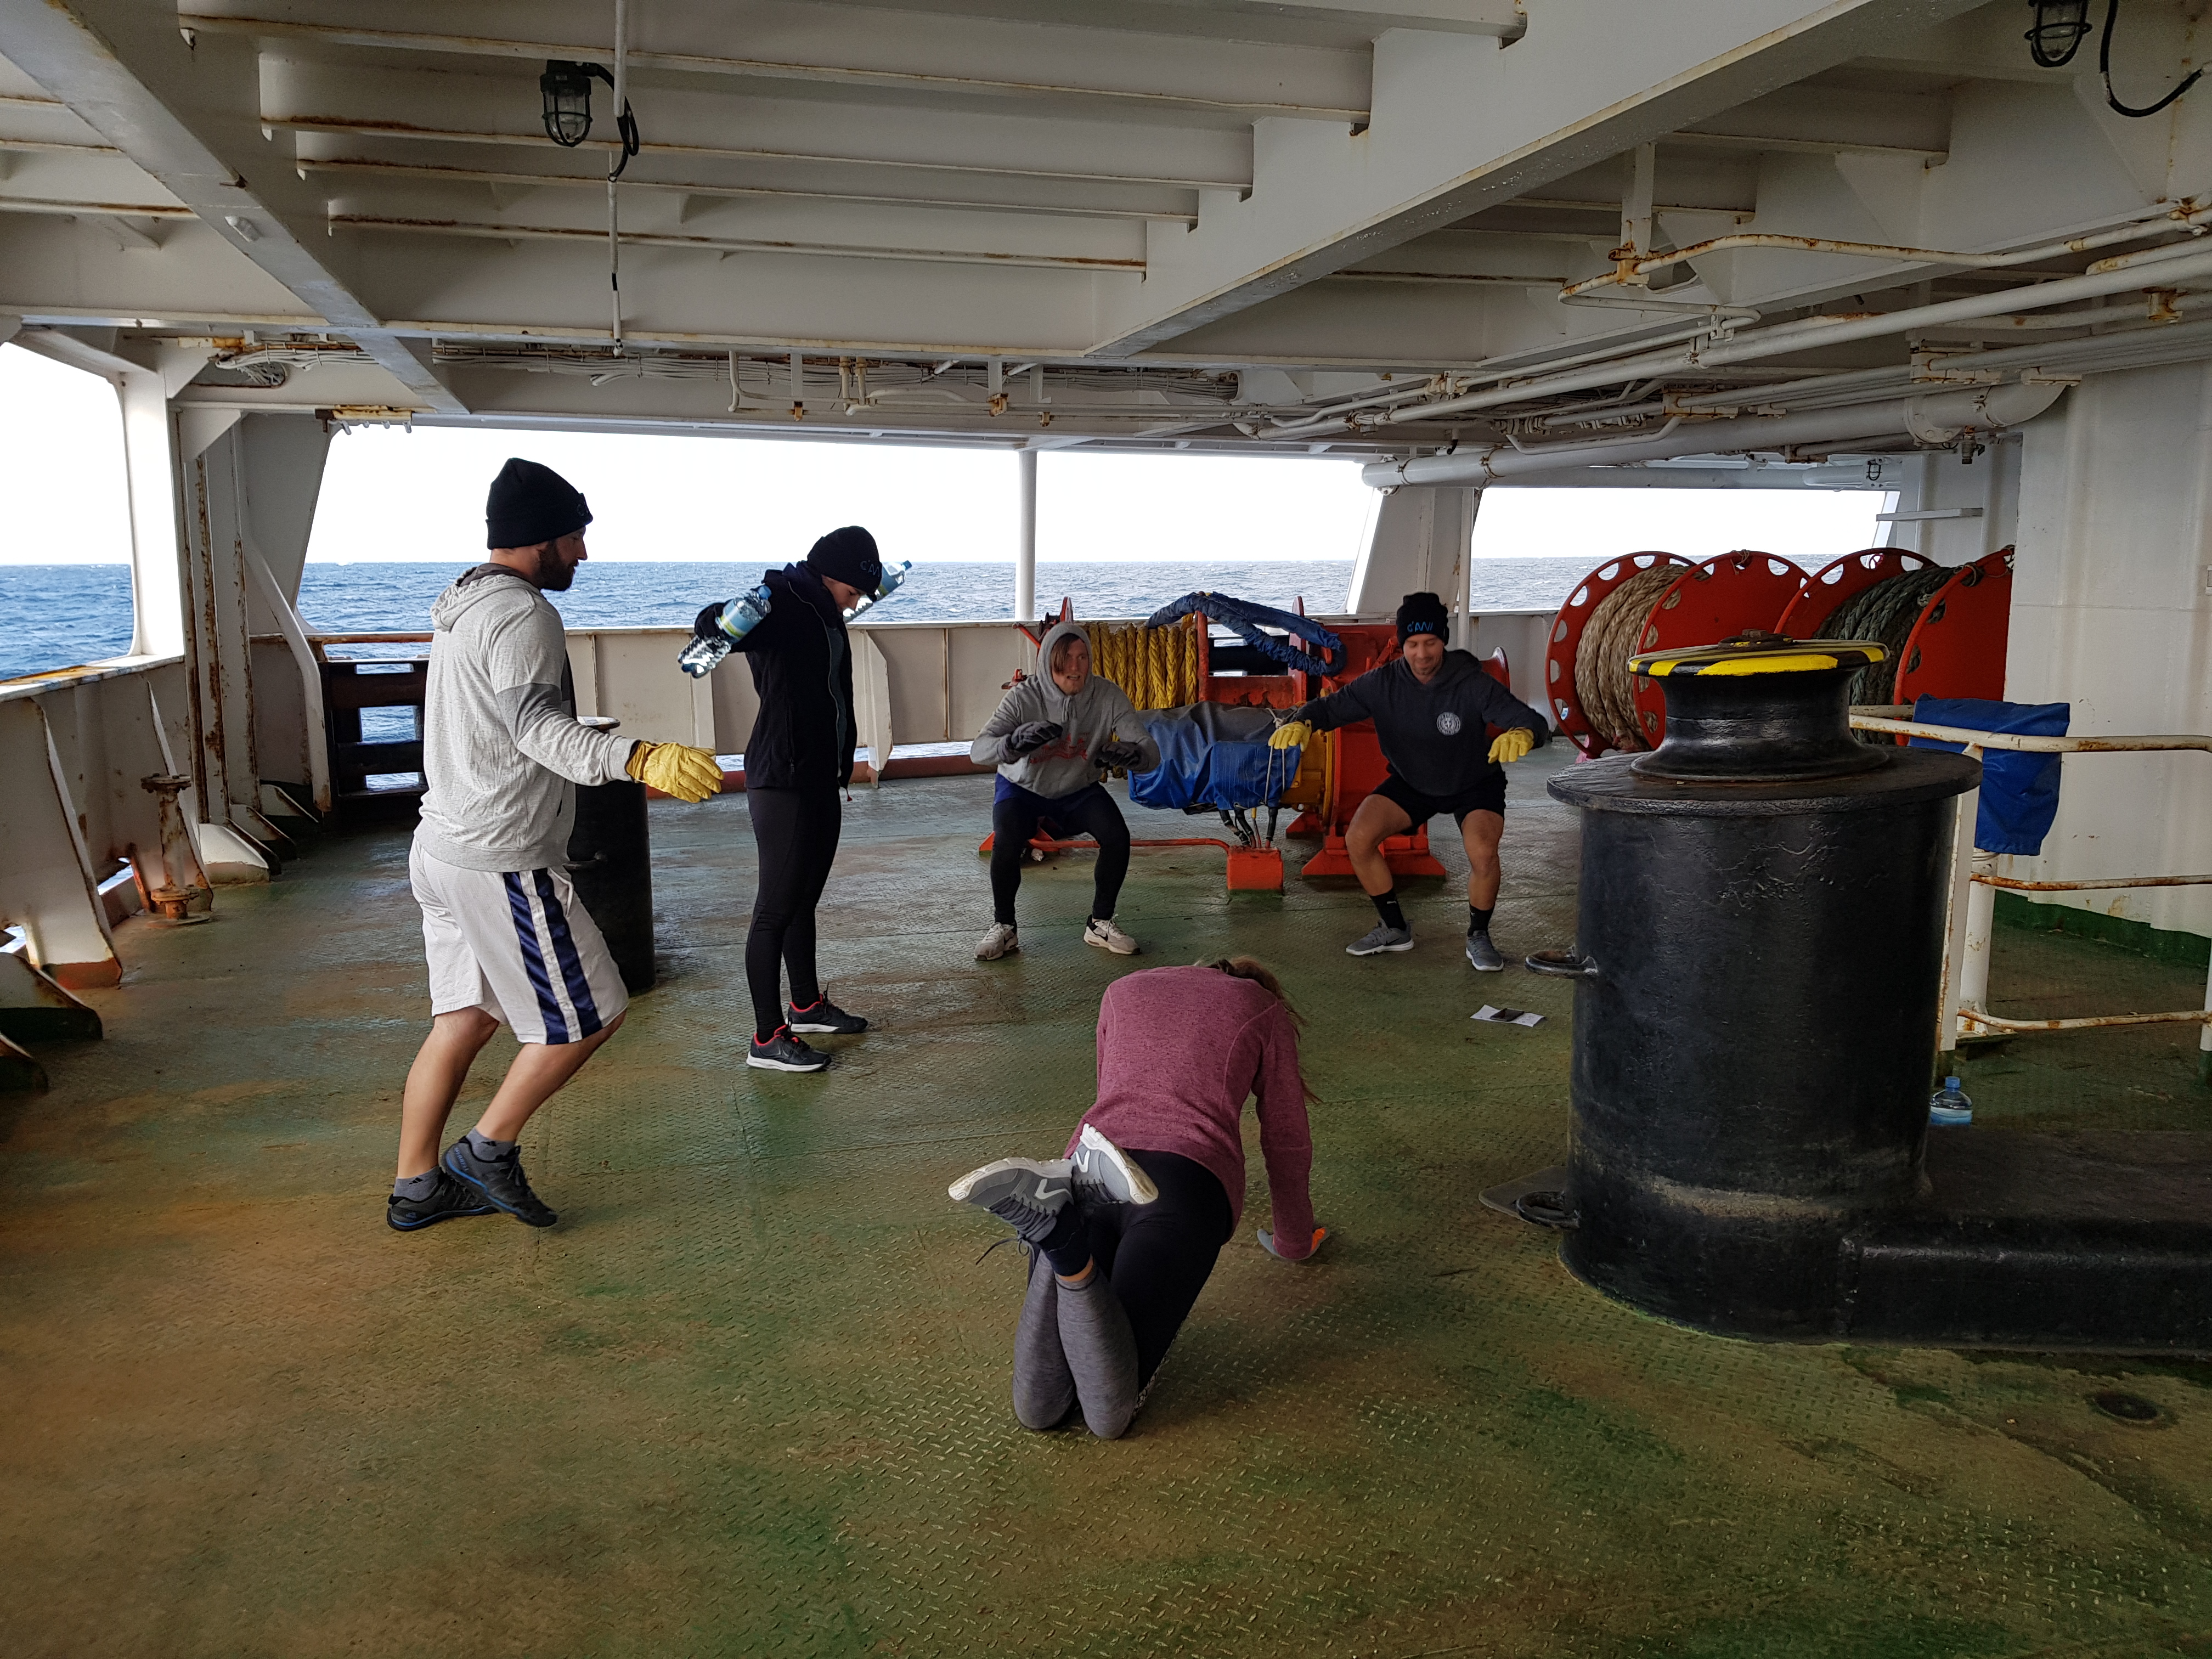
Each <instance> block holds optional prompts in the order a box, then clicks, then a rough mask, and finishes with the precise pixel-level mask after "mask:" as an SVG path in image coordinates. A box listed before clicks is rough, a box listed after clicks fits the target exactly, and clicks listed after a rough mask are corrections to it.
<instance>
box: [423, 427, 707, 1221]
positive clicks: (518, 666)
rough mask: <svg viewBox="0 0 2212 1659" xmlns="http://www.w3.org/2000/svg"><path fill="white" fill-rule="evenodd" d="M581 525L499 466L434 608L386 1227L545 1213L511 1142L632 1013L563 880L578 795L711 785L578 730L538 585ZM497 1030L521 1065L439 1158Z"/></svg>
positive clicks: (677, 766) (702, 769)
mask: <svg viewBox="0 0 2212 1659" xmlns="http://www.w3.org/2000/svg"><path fill="white" fill-rule="evenodd" d="M591 520H592V513H591V509H590V508H589V507H586V505H585V504H584V498H583V497H582V496H581V495H578V494H577V493H576V491H575V490H574V489H572V488H571V487H570V486H569V484H568V481H567V480H566V479H564V478H562V477H561V476H560V474H558V473H556V472H555V471H551V470H550V468H547V467H543V466H539V465H537V464H536V463H535V462H532V461H523V460H511V461H509V462H508V463H507V465H506V466H505V467H504V468H502V469H501V471H500V475H499V477H497V478H496V479H495V480H494V481H493V483H492V487H491V498H490V501H489V507H488V509H487V511H486V513H485V529H486V532H487V533H486V536H485V542H486V544H487V545H488V546H489V548H490V549H491V557H490V558H489V560H487V561H486V562H484V563H483V564H480V565H478V566H477V567H476V568H474V569H473V570H470V571H468V572H466V573H465V574H463V575H462V576H461V577H460V579H459V580H457V581H455V582H454V583H453V586H451V587H449V588H447V590H446V591H445V592H443V593H441V594H440V595H439V596H438V600H437V603H436V604H435V605H433V606H432V607H431V610H430V620H431V623H432V625H433V627H434V629H435V632H434V633H433V635H431V641H430V684H429V689H428V694H427V696H426V698H425V701H424V702H423V707H422V776H423V781H424V783H425V784H426V785H427V786H428V787H427V788H426V790H425V792H424V793H423V796H422V822H421V823H420V824H419V825H418V826H417V827H416V831H415V845H414V848H413V849H412V851H411V853H410V856H409V859H408V875H409V877H410V880H411V882H412V884H413V887H414V891H415V899H416V903H418V904H419V905H421V907H422V943H423V949H424V952H425V954H426V955H427V956H428V958H429V965H430V1035H429V1036H428V1038H427V1039H426V1040H425V1041H424V1042H423V1044H422V1052H421V1053H419V1054H416V1057H415V1064H414V1066H412V1067H411V1068H410V1070H409V1072H408V1073H407V1088H406V1092H405V1094H404V1097H403V1098H402V1103H401V1107H400V1126H399V1168H398V1178H397V1179H396V1180H395V1181H394V1182H393V1183H392V1197H391V1199H390V1200H389V1201H388V1202H387V1204H386V1207H385V1220H386V1222H387V1223H389V1224H390V1225H392V1227H393V1228H395V1229H397V1230H398V1231H401V1232H413V1231H416V1229H418V1228H422V1227H428V1226H430V1225H433V1224H435V1223H437V1222H440V1221H448V1220H451V1219H453V1218H454V1217H456V1216H465V1215H486V1214H489V1212H492V1211H494V1210H499V1211H503V1212H505V1213H507V1214H508V1215H511V1216H513V1217H514V1218H516V1219H518V1220H520V1221H523V1222H526V1223H527V1224H528V1225H531V1226H533V1227H550V1226H551V1225H553V1223H554V1222H555V1221H556V1219H557V1217H556V1216H555V1214H554V1213H553V1212H552V1211H551V1210H550V1209H549V1208H548V1207H547V1206H545V1204H544V1202H543V1201H542V1200H539V1198H538V1195H537V1194H535V1193H533V1192H532V1190H531V1188H530V1182H529V1178H528V1177H527V1176H525V1175H524V1174H523V1171H522V1158H521V1156H520V1152H519V1151H518V1149H517V1145H516V1143H517V1139H518V1137H520V1134H521V1133H522V1126H523V1125H524V1124H525V1123H526V1122H528V1121H530V1116H531V1114H532V1113H533V1112H535V1111H536V1110H537V1109H538V1108H539V1107H540V1106H543V1105H544V1103H546V1102H547V1101H548V1100H550V1099H551V1098H552V1097H553V1095H554V1094H555V1092H556V1091H558V1090H559V1089H560V1087H561V1086H562V1085H563V1084H565V1083H566V1082H568V1079H570V1078H572V1077H574V1075H575V1074H576V1073H577V1071H578V1070H579V1069H580V1067H581V1066H583V1064H584V1062H585V1061H586V1060H588V1059H590V1058H591V1056H592V1052H593V1051H594V1050H595V1049H597V1048H599V1045H600V1044H601V1043H602V1042H605V1041H606V1040H607V1038H609V1037H610V1036H613V1035H614V1032H615V1028H616V1027H617V1026H618V1025H620V1024H622V1018H623V1010H624V1008H625V1007H626V1006H628V998H627V996H626V995H625V994H624V992H623V982H622V975H620V974H618V973H617V971H616V970H615V965H614V961H613V958H612V957H611V956H609V954H608V952H607V946H606V941H605V939H602V938H601V937H600V934H599V928H598V927H597V926H596V925H594V924H593V922H592V918H591V914H590V912H588V911H586V909H585V908H584V907H583V906H582V904H580V903H579V902H577V898H576V890H575V889H574V887H572V886H571V885H570V884H569V882H568V869H567V866H568V832H569V830H570V829H572V828H573V827H574V823H575V817H576V785H578V784H580V783H612V782H614V781H616V780H617V779H619V778H622V777H624V776H628V777H632V778H635V779H637V780H638V781H641V782H642V783H646V784H648V785H650V786H651V787H653V788H656V789H658V790H659V791H661V792H662V793H664V794H670V795H674V796H677V797H678V798H679V799H684V800H687V801H698V800H704V799H706V798H707V797H708V795H711V794H713V793H715V791H717V790H718V789H720V787H721V785H722V769H721V767H720V763H717V762H716V760H715V759H714V756H712V755H711V754H708V752H707V751H705V750H700V749H690V748H687V747H685V746H684V744H673V743H658V744H656V743H640V742H637V741H635V740H634V739H632V738H617V736H615V735H614V733H612V732H605V731H599V730H594V729H593V728H592V727H590V726H585V725H583V724H581V723H580V722H579V721H578V720H577V719H576V697H575V690H574V685H573V684H572V683H571V681H570V678H569V673H568V640H567V636H566V635H565V634H564V633H563V631H562V625H561V613H560V612H559V611H556V610H555V609H554V608H553V607H552V605H550V604H549V603H547V601H546V599H545V597H544V592H543V590H545V589H550V590H552V591H553V592H561V591H562V590H563V589H565V588H567V587H568V585H569V584H570V583H571V582H573V581H574V580H575V577H576V567H577V566H578V565H580V564H581V563H582V562H584V559H585V556H586V555H585V551H584V526H586V525H587V524H589V523H590V522H591ZM501 1024H506V1025H507V1026H508V1027H510V1028H511V1029H512V1030H513V1032H514V1036H515V1038H516V1040H517V1041H518V1042H520V1043H521V1045H522V1048H521V1052H520V1053H519V1054H516V1055H515V1057H514V1060H513V1062H512V1063H511V1064H510V1065H509V1066H507V1076H506V1077H505V1078H504V1079H502V1080H501V1083H500V1085H499V1088H498V1090H497V1091H496V1092H495V1093H494V1095H493V1096H492V1097H491V1101H490V1103H489V1105H487V1106H486V1107H485V1108H484V1112H483V1117H482V1118H481V1119H479V1120H478V1121H477V1127H475V1128H473V1129H471V1130H470V1131H469V1132H468V1133H467V1134H465V1135H464V1136H463V1137H462V1138H461V1139H459V1140H457V1141H455V1142H454V1143H453V1146H450V1147H448V1148H447V1150H446V1152H445V1155H444V1157H443V1158H441V1157H440V1156H439V1152H438V1145H439V1142H440V1141H441V1140H442V1139H444V1137H445V1128H446V1120H447V1117H448V1116H449V1115H451V1114H452V1112H453V1102H454V1100H455V1099H456V1098H457V1097H459V1094H460V1091H461V1085H462V1084H463V1083H465V1081H467V1079H468V1075H469V1067H470V1066H471V1065H472V1064H473V1063H474V1062H475V1060H476V1057H477V1054H479V1053H480V1052H482V1050H483V1046H484V1044H485V1043H487V1042H490V1041H491V1037H492V1034H493V1033H494V1032H495V1031H496V1030H499V1028H500V1026H501Z"/></svg>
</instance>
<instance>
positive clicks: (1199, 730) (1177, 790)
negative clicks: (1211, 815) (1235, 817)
mask: <svg viewBox="0 0 2212 1659" xmlns="http://www.w3.org/2000/svg"><path fill="white" fill-rule="evenodd" d="M1274 726H1275V723H1274V720H1273V718H1272V717H1271V716H1270V715H1269V714H1268V713H1267V710H1266V709H1264V708H1236V707H1232V706H1231V705H1228V704H1225V703H1218V702H1200V703H1193V704H1191V705H1190V706H1189V707H1188V708H1162V709H1158V710H1155V711H1152V712H1149V713H1147V714H1146V715H1145V729H1146V731H1148V732H1151V733H1152V741H1153V742H1155V743H1157V744H1159V746H1160V763H1159V766H1158V769H1155V770H1153V771H1150V772H1132V773H1131V774H1130V775H1129V799H1131V800H1133V801H1135V802H1137V803H1138V804H1139V805H1142V806H1156V807H1162V808H1165V809H1168V810H1170V811H1181V810H1182V809H1183V808H1185V807H1191V806H1211V807H1218V808H1220V809H1222V810H1223V811H1237V809H1238V808H1240V807H1254V806H1272V805H1274V804H1275V802H1276V800H1277V799H1278V798H1279V796H1280V795H1281V794H1282V793H1283V791H1284V790H1285V789H1287V788H1288V787H1290V784H1291V779H1293V778H1295V777H1296V776H1297V775H1298V756H1299V753H1300V751H1299V750H1296V749H1270V748H1268V747H1267V738H1268V737H1269V735H1270V734H1271V733H1272V732H1273V731H1274Z"/></svg>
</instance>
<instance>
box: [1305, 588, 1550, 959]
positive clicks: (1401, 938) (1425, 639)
mask: <svg viewBox="0 0 2212 1659" xmlns="http://www.w3.org/2000/svg"><path fill="white" fill-rule="evenodd" d="M1450 623H1451V618H1450V617H1449V614H1448V613H1447V612H1446V611H1445V610H1444V602H1443V600H1442V599H1438V598H1437V596H1436V595H1435V594H1433V593H1409V594H1407V596H1406V600H1405V603H1404V604H1402V605H1400V606H1399V607H1398V645H1399V650H1400V653H1401V654H1400V655H1399V656H1398V657H1396V658H1395V659H1393V660H1392V661H1389V662H1386V663H1384V664H1383V665H1382V666H1381V667H1380V668H1377V669H1374V670H1372V671H1370V672H1368V673H1364V674H1362V675H1361V676H1360V677H1359V678H1358V679H1356V680H1354V681H1352V684H1349V685H1347V686H1346V687H1345V688H1344V690H1341V691H1338V692H1335V693H1333V694H1332V695H1330V696H1326V697H1317V698H1316V699H1315V700H1314V701H1313V702H1309V703H1307V704H1305V705H1304V706H1303V707H1302V708H1296V709H1293V710H1292V711H1291V714H1290V715H1289V716H1288V717H1287V718H1286V719H1285V721H1284V723H1283V724H1282V726H1279V728H1278V729H1277V730H1276V732H1275V735H1274V737H1273V740H1272V741H1273V744H1274V746H1275V747H1276V748H1278V749H1287V748H1291V747H1292V746H1294V745H1299V744H1304V743H1305V742H1307V741H1308V739H1310V738H1311V737H1312V735H1313V733H1314V732H1328V731H1333V730H1334V729H1335V728H1336V727H1338V726H1350V725H1352V723H1353V722H1354V721H1356V720H1373V721H1374V722H1375V734H1376V737H1377V738H1379V739H1381V741H1382V744H1383V759H1384V760H1386V761H1388V762H1389V766H1390V774H1389V776H1388V777H1386V778H1385V779H1383V782H1382V784H1381V786H1380V787H1377V788H1376V791H1375V792H1374V793H1372V794H1370V795H1369V796H1368V797H1367V799H1365V800H1363V801H1361V802H1360V803H1359V810H1358V811H1356V812H1354V813H1353V814H1352V824H1351V827H1350V828H1349V829H1347V830H1346V832H1345V841H1346V844H1347V848H1348V850H1349V851H1350V853H1351V854H1352V870H1353V872H1355V873H1356V874H1357V875H1358V878H1359V884H1360V886H1361V888H1363V889H1364V890H1365V892H1366V894H1367V896H1368V897H1369V898H1370V899H1372V900H1373V901H1374V902H1375V911H1376V915H1377V916H1378V917H1379V918H1380V920H1379V921H1377V922H1376V925H1375V927H1373V928H1371V929H1370V930H1369V931H1368V932H1367V933H1364V934H1363V935H1362V936H1361V937H1360V938H1359V939H1356V940H1354V941H1353V942H1352V944H1350V945H1346V946H1345V950H1346V952H1347V953H1348V954H1350V955H1352V956H1355V957H1368V956H1373V955H1375V954H1376V952H1378V951H1410V950H1412V949H1413V929H1412V928H1411V927H1408V926H1407V922H1406V913H1405V911H1404V910H1403V909H1402V908H1401V907H1400V905H1399V902H1398V886H1397V882H1396V879H1395V878H1394V877H1393V876H1392V875H1391V873H1390V866H1389V860H1386V859H1385V858H1384V857H1383V841H1384V839H1385V838H1386V837H1388V836H1402V835H1404V834H1406V833H1407V831H1408V830H1410V829H1413V826H1414V825H1415V824H1419V823H1427V822H1428V821H1429V820H1430V819H1431V817H1435V816H1436V815H1437V813H1439V812H1449V813H1450V814H1451V815H1452V817H1454V818H1455V819H1457V820H1458V823H1459V833H1460V839H1461V841H1462V843H1463V844H1464V845H1465V846H1466V848H1467V864H1468V873H1467V959H1468V963H1469V965H1471V966H1472V967H1474V968H1475V969H1478V970H1479V971H1480V972H1483V973H1496V972H1497V971H1498V970H1499V969H1502V968H1504V966H1505V959H1504V957H1501V956H1499V955H1498V947H1497V946H1496V945H1492V943H1491V942H1490V915H1491V912H1492V909H1494V908H1496V906H1497V903H1498V837H1499V836H1502V835H1504V832H1505V769H1504V766H1503V765H1502V764H1501V763H1502V762H1505V761H1516V760H1519V759H1520V758H1521V757H1522V756H1523V755H1525V754H1527V753H1528V751H1529V750H1532V749H1534V748H1535V747H1536V746H1537V745H1538V744H1542V743H1545V742H1547V741H1548V740H1549V738H1550V737H1551V732H1550V729H1549V727H1548V726H1547V725H1546V723H1545V720H1544V717H1543V716H1542V715H1541V714H1538V713H1537V712H1536V711H1535V710H1534V709H1533V708H1529V707H1528V705H1527V704H1526V703H1524V702H1521V701H1520V700H1519V699H1518V698H1516V696H1514V695H1513V694H1512V693H1511V692H1510V691H1508V690H1506V689H1505V688H1504V686H1502V685H1500V684H1498V682H1497V681H1496V680H1494V679H1492V678H1490V676H1489V675H1488V674H1486V673H1485V672H1484V671H1483V669H1482V665H1481V664H1480V662H1478V661H1476V660H1475V659H1474V655H1473V653H1469V652H1466V651H1453V650H1449V649H1447V648H1446V647H1445V645H1444V634H1445V631H1446V629H1449V626H1450ZM1489 726H1501V727H1503V728H1504V731H1503V732H1502V733H1501V734H1500V735H1499V737H1498V738H1497V739H1496V740H1495V741H1494V742H1493V741H1491V740H1490V739H1489V738H1488V733H1487V729H1486V728H1488V727H1489Z"/></svg>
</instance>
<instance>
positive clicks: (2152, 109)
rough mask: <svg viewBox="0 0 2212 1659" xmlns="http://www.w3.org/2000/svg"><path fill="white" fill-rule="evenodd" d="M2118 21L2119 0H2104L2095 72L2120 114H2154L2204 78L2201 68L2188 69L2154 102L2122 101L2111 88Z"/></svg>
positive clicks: (2107, 99) (2140, 116)
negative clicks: (2103, 14) (2139, 107)
mask: <svg viewBox="0 0 2212 1659" xmlns="http://www.w3.org/2000/svg"><path fill="white" fill-rule="evenodd" d="M2119 21H2120V0H2105V32H2104V33H2103V35H2102V36H2100V38H2099V40H2098V42H2097V72H2098V73H2099V74H2100V75H2101V76H2104V77H2105V101H2106V103H2108V104H2110V105H2111V106H2112V108H2113V109H2114V110H2116V111H2117V112H2119V113H2120V114H2122V115H2125V116H2129V117H2131V118H2135V119H2136V120H2141V119H2142V118H2143V117H2144V116H2146V115H2155V114H2157V113H2158V112H2159V111H2160V110H2162V109H2164V108H2165V107H2166V106H2167V105H2168V104H2171V103H2172V101H2173V100H2175V99H2177V98H2179V97H2180V96H2181V94H2183V93H2185V92H2186V91H2188V90H2189V89H2190V88H2191V87H2193V86H2195V85H2196V84H2197V82H2199V81H2201V80H2203V78H2204V71H2203V69H2202V68H2198V69H2193V70H2190V71H2189V76H2188V78H2187V79H2186V80H2185V81H2183V82H2181V84H2180V85H2179V86H2177V87H2175V88H2173V89H2172V91H2170V92H2168V93H2167V94H2166V96H2165V97H2163V98H2161V99H2160V100H2158V102H2156V103H2155V104H2146V105H2145V106H2143V107H2142V108H2141V109H2137V108H2136V107H2135V106H2133V105H2131V104H2124V103H2122V102H2121V101H2120V95H2119V94H2118V93H2117V92H2114V91H2113V90H2112V30H2113V27H2115V26H2116V25H2117V24H2118V22H2119ZM2070 55H2071V54H2069V56H2070Z"/></svg>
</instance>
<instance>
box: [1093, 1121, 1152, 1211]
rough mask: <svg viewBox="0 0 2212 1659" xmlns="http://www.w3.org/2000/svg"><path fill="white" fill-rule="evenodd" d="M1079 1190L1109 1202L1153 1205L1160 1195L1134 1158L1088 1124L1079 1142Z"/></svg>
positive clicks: (1096, 1198)
mask: <svg viewBox="0 0 2212 1659" xmlns="http://www.w3.org/2000/svg"><path fill="white" fill-rule="evenodd" d="M1074 1163H1075V1190H1076V1192H1077V1193H1078V1194H1079V1195H1080V1196H1082V1197H1084V1198H1086V1199H1089V1200H1093V1201H1096V1202H1100V1203H1106V1204H1150V1203H1151V1202H1152V1200H1154V1199H1156V1198H1158V1196H1159V1195H1160V1189H1159V1188H1158V1187H1155V1186H1154V1185H1152V1176H1148V1175H1146V1173H1145V1172H1144V1171H1143V1170H1140V1169H1139V1168H1138V1167H1137V1164H1136V1162H1135V1160H1134V1159H1133V1158H1130V1156H1129V1155H1128V1153H1127V1152H1123V1151H1122V1150H1121V1148H1120V1147H1119V1146H1115V1144H1114V1143H1113V1142H1112V1141H1110V1140H1109V1139H1106V1137H1105V1136H1104V1135H1102V1134H1100V1133H1098V1131H1097V1129H1095V1128H1093V1127H1091V1125H1090V1124H1088V1123H1086V1124H1085V1125H1084V1126H1083V1133H1081V1134H1080V1135H1079V1136H1078V1137H1077V1138H1076V1142H1075V1159H1074Z"/></svg>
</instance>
